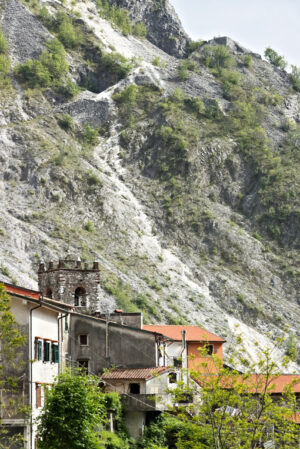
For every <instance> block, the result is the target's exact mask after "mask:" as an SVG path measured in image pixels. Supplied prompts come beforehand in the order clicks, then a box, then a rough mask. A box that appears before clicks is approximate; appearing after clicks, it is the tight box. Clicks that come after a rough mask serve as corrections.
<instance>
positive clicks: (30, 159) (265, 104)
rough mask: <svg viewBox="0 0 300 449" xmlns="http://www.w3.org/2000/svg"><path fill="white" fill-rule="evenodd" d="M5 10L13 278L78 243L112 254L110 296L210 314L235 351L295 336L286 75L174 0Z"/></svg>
mask: <svg viewBox="0 0 300 449" xmlns="http://www.w3.org/2000/svg"><path fill="white" fill-rule="evenodd" d="M119 7H122V8H126V11H127V12H124V10H123V9H122V10H121V9H119ZM0 17H1V29H2V33H3V34H1V35H0V75H1V78H0V82H1V87H0V89H1V90H0V102H1V108H0V139H1V146H0V161H1V180H0V198H1V211H2V213H1V217H0V239H1V271H2V274H1V279H3V280H5V281H11V282H16V283H18V284H20V285H25V286H28V287H33V288H36V287H37V282H36V281H37V276H36V270H37V266H38V263H39V261H40V259H41V258H43V259H44V260H46V261H49V260H56V259H58V258H59V257H62V256H64V255H65V254H66V253H70V252H71V253H73V254H76V255H79V256H80V257H81V258H82V260H90V259H97V260H99V261H100V263H101V266H102V285H101V287H102V298H101V302H102V308H103V309H107V308H108V309H113V308H114V307H115V306H116V304H117V305H118V306H119V307H122V308H124V309H126V310H128V311H133V310H139V309H142V310H143V311H144V312H145V317H146V320H148V321H149V322H169V323H184V322H191V323H198V324H200V325H202V326H204V327H206V328H207V329H209V330H210V331H212V332H215V333H217V334H218V335H220V336H222V337H224V338H226V339H227V341H228V344H227V348H228V351H229V350H230V341H231V339H232V336H233V335H234V334H236V333H237V332H240V331H242V332H243V334H244V337H245V341H246V344H247V350H248V357H249V358H250V359H252V358H255V353H256V342H258V344H259V346H260V347H264V346H265V344H266V343H267V342H269V341H270V339H274V338H275V337H278V336H281V335H286V337H287V338H288V340H289V342H290V343H291V341H294V342H299V331H300V330H299V322H300V308H299V296H298V295H299V272H300V271H299V260H300V258H299V252H298V250H299V234H300V230H299V229H300V228H299V198H300V197H299V176H300V174H299V173H300V170H299V150H300V148H299V146H300V143H299V142H300V139H299V136H300V134H299V127H298V123H299V119H300V109H299V94H298V93H297V92H296V91H295V89H294V88H293V85H292V83H291V80H290V76H289V75H288V74H287V73H286V72H285V71H284V70H281V69H279V68H276V67H274V66H272V65H271V64H269V63H268V62H266V61H264V60H262V58H261V57H260V56H259V55H257V54H253V53H252V52H251V51H249V50H246V49H244V48H243V47H241V46H240V45H239V44H237V43H236V42H233V41H232V40H231V39H230V38H226V37H224V38H216V39H212V40H211V41H209V42H204V43H200V42H199V43H192V42H191V41H190V39H189V38H188V36H187V35H186V33H185V32H184V30H183V29H182V27H181V24H180V22H179V19H178V17H177V16H176V13H175V12H174V10H173V8H172V7H171V6H170V4H169V3H168V1H167V0H166V1H158V0H147V1H138V0H118V1H113V0H110V1H109V2H108V3H104V2H101V1H99V0H98V1H97V3H95V2H94V1H91V0H86V1H78V2H76V3H74V2H69V1H64V2H60V1H43V2H39V1H37V0H29V1H27V2H24V3H22V2H21V1H18V0H2V2H1V4H0ZM199 34H201V30H199ZM54 38H55V39H56V40H53V39H54ZM49 42H50V43H49ZM6 43H7V45H6ZM28 61H29V62H28ZM9 62H10V69H8V64H9ZM20 64H23V65H20ZM286 326H289V329H287V327H286ZM290 343H289V344H290ZM284 350H288V346H287V349H286V348H282V351H284ZM279 354H280V351H278V355H279ZM295 366H296V365H295Z"/></svg>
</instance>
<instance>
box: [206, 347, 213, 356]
mask: <svg viewBox="0 0 300 449" xmlns="http://www.w3.org/2000/svg"><path fill="white" fill-rule="evenodd" d="M205 349H206V351H207V355H213V353H214V345H206V346H205Z"/></svg>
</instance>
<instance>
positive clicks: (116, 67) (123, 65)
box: [101, 51, 132, 81]
mask: <svg viewBox="0 0 300 449" xmlns="http://www.w3.org/2000/svg"><path fill="white" fill-rule="evenodd" d="M101 69H102V70H106V71H108V72H109V73H110V74H112V75H115V77H116V81H117V80H118V79H121V78H125V77H126V76H127V75H128V74H129V72H130V71H131V70H132V64H131V62H130V61H129V60H128V59H126V58H125V57H124V56H122V55H121V54H120V53H117V52H111V53H106V52H103V51H102V53H101Z"/></svg>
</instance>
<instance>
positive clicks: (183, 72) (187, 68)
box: [177, 59, 197, 81]
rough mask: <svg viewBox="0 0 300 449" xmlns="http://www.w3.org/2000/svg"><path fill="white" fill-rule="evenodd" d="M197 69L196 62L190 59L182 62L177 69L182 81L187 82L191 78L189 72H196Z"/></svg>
mask: <svg viewBox="0 0 300 449" xmlns="http://www.w3.org/2000/svg"><path fill="white" fill-rule="evenodd" d="M196 69H197V65H196V63H195V61H192V60H190V59H185V60H184V61H182V62H181V63H180V64H179V66H178V69H177V76H178V79H179V80H180V81H185V80H187V79H188V78H189V76H190V75H189V72H195V71H196Z"/></svg>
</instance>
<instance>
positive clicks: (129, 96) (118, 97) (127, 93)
mask: <svg viewBox="0 0 300 449" xmlns="http://www.w3.org/2000/svg"><path fill="white" fill-rule="evenodd" d="M137 92H138V87H137V86H136V84H130V86H128V87H126V88H125V89H124V90H122V91H121V92H118V93H115V94H114V95H113V96H112V98H113V100H115V101H116V102H117V103H121V104H122V103H126V104H128V105H130V106H133V105H134V104H135V103H136V98H137Z"/></svg>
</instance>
